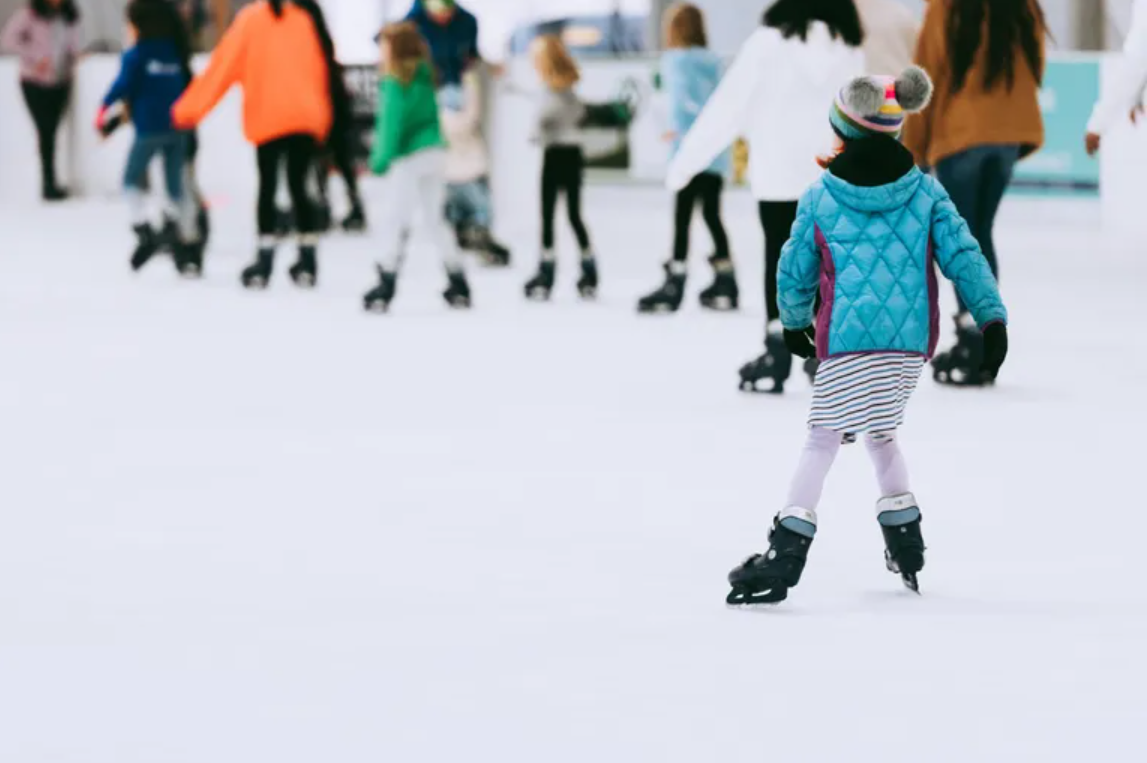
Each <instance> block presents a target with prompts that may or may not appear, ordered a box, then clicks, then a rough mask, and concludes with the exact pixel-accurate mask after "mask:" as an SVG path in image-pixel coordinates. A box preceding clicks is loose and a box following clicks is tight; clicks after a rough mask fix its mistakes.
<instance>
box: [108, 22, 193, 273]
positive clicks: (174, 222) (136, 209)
mask: <svg viewBox="0 0 1147 763" xmlns="http://www.w3.org/2000/svg"><path fill="white" fill-rule="evenodd" d="M126 16H127V26H128V37H129V40H130V41H131V45H132V47H130V48H128V49H127V50H126V51H124V54H123V58H122V62H121V65H120V71H119V75H118V76H117V78H116V80H115V82H113V83H112V85H111V87H110V88H109V90H108V92H107V94H106V95H105V96H104V99H103V104H102V106H101V107H100V110H99V113H98V114H97V116H96V128H97V129H98V130H99V131H100V132H101V133H102V134H104V135H108V134H110V133H111V132H112V131H113V130H114V129H115V126H116V124H115V121H113V120H111V119H109V116H110V111H109V110H110V109H111V108H112V107H114V106H119V107H120V108H121V109H125V110H126V111H127V112H128V113H129V114H130V116H131V122H132V125H133V126H134V127H135V141H134V143H132V147H131V151H130V153H129V154H128V158H127V166H126V168H125V169H124V191H125V193H126V195H127V198H128V201H129V203H130V205H131V216H132V227H133V230H134V231H135V234H136V239H137V241H136V248H135V251H134V252H133V253H132V256H131V267H132V269H133V270H139V269H140V268H142V267H143V266H144V265H146V264H147V262H148V261H149V260H150V259H151V258H152V256H153V255H154V254H155V253H156V252H157V251H158V250H159V248H160V245H161V244H163V243H166V244H167V245H168V246H170V247H171V249H172V254H173V255H174V257H175V266H176V269H177V270H178V271H179V272H180V273H181V274H182V275H185V276H189V277H195V276H198V275H199V274H200V271H201V268H202V262H203V259H202V250H201V249H200V235H199V230H198V226H197V213H198V204H197V201H198V199H197V198H196V197H195V195H194V194H193V192H192V190H191V189H189V188H186V187H185V185H186V180H187V176H188V172H187V165H188V139H189V136H188V133H187V132H185V131H183V130H179V129H176V128H175V126H174V125H173V124H172V119H171V109H172V107H173V106H174V105H175V103H176V101H178V100H179V98H180V96H182V95H183V93H184V91H185V90H186V89H187V85H188V83H189V81H190V80H189V78H188V73H189V72H188V66H187V50H186V47H185V46H186V39H187V36H186V30H184V29H183V22H182V19H181V18H180V17H179V15H178V14H177V12H176V11H175V9H174V7H173V6H172V5H171V4H170V3H169V2H168V0H132V2H131V3H130V4H129V5H128V6H127V10H126ZM156 157H159V158H160V159H161V160H162V164H163V176H164V185H165V188H166V190H167V202H168V206H167V208H165V209H164V214H163V218H164V221H165V222H164V225H163V232H162V233H160V232H157V231H156V230H155V229H154V228H153V227H152V225H151V221H150V218H149V214H148V208H147V196H146V194H147V187H148V183H147V174H148V169H149V168H150V166H151V162H152V159H154V158H156Z"/></svg>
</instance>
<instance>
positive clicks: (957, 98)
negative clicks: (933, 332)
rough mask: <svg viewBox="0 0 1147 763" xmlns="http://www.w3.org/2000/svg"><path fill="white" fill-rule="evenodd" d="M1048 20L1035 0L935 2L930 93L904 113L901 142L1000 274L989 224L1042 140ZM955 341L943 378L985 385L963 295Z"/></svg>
mask: <svg viewBox="0 0 1147 763" xmlns="http://www.w3.org/2000/svg"><path fill="white" fill-rule="evenodd" d="M1046 35H1047V26H1046V24H1045V23H1044V17H1043V11H1042V10H1041V9H1040V5H1039V3H1038V2H1037V0H990V2H989V0H932V2H930V3H929V4H928V8H927V11H926V12H925V15H924V27H923V30H922V31H921V33H920V41H919V44H918V46H917V49H916V62H917V63H918V64H919V65H920V66H922V67H923V68H924V69H925V71H927V72H928V73H929V74H930V75H932V78H933V80H934V81H935V83H936V96H935V98H934V99H933V101H932V105H931V106H929V107H928V108H927V109H926V110H925V111H924V112H923V113H922V114H917V115H913V116H912V117H911V118H909V120H908V124H907V127H906V129H905V132H904V144H905V145H906V146H907V147H908V149H909V150H911V151H912V154H913V155H914V156H915V157H916V162H917V164H918V165H919V166H921V167H925V168H932V169H934V170H935V172H936V177H937V178H939V180H940V182H941V183H943V184H944V187H945V188H946V189H947V191H948V193H949V194H950V195H951V197H952V201H953V202H955V204H956V208H957V209H958V210H959V211H960V214H961V216H963V218H964V219H965V220H967V221H968V226H969V227H970V228H971V231H972V235H973V236H975V237H976V240H977V241H979V242H980V247H981V248H982V249H983V251H984V256H985V257H987V259H988V264H989V265H991V267H992V273H993V274H995V275H996V277H997V278H998V277H999V265H998V260H997V256H996V246H995V242H994V241H993V238H992V230H993V228H994V227H995V223H996V213H997V212H998V211H999V208H1000V203H1001V202H1002V201H1003V198H1004V192H1005V191H1006V190H1007V187H1008V184H1009V183H1010V182H1011V179H1012V173H1013V171H1014V170H1015V166H1016V162H1018V161H1019V160H1021V159H1023V158H1024V157H1026V156H1029V155H1030V154H1032V153H1034V152H1035V151H1037V150H1038V149H1039V148H1040V147H1041V146H1042V145H1043V141H1044V130H1043V116H1042V115H1041V113H1040V106H1039V89H1040V84H1041V83H1042V81H1043V73H1044V37H1045V36H1046ZM957 300H958V304H959V309H958V312H957V315H956V344H955V346H954V347H952V348H951V349H950V350H948V351H946V352H942V353H940V354H939V355H937V356H936V358H935V359H934V360H933V361H932V369H933V376H934V377H935V379H936V380H937V381H939V382H941V383H943V384H955V385H961V386H974V387H978V386H983V385H986V384H991V383H992V381H994V379H992V378H989V377H986V376H985V375H984V374H982V373H981V365H982V363H981V360H982V357H983V351H984V343H983V337H982V336H981V335H980V332H979V330H978V329H977V328H976V323H975V321H974V320H973V318H972V316H971V315H970V314H969V312H968V306H967V305H965V304H964V302H963V301H962V300H960V299H959V290H957Z"/></svg>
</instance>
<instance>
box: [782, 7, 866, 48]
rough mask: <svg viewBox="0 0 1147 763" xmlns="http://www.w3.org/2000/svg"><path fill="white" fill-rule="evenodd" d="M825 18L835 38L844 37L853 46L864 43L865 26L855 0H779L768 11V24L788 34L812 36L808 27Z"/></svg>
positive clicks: (786, 35) (805, 37) (840, 38)
mask: <svg viewBox="0 0 1147 763" xmlns="http://www.w3.org/2000/svg"><path fill="white" fill-rule="evenodd" d="M814 21H823V22H824V23H825V24H827V25H828V31H829V33H830V34H831V35H832V36H833V39H839V40H844V41H845V42H846V43H848V44H849V45H851V46H852V47H854V48H856V47H860V45H862V44H863V43H864V27H863V26H862V25H861V23H860V13H859V12H858V11H857V10H856V3H854V2H853V1H852V0H777V2H776V3H774V4H773V6H772V7H771V8H769V9H768V10H767V11H765V18H764V25H765V26H767V27H772V28H774V29H779V30H780V32H781V34H782V35H784V36H785V38H789V37H799V38H801V40H802V41H803V40H808V28H809V26H810V25H811V24H812V23H813V22H814Z"/></svg>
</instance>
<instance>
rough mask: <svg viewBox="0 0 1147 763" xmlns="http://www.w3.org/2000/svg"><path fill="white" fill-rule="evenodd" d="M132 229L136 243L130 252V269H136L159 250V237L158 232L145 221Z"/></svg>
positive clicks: (141, 266)
mask: <svg viewBox="0 0 1147 763" xmlns="http://www.w3.org/2000/svg"><path fill="white" fill-rule="evenodd" d="M133 230H134V231H135V237H136V243H135V251H133V252H132V253H131V269H132V270H136V271H138V270H140V269H142V268H143V266H144V265H146V264H147V263H148V262H149V261H150V260H151V258H152V257H154V256H155V253H156V252H158V251H159V246H160V239H159V234H157V233H156V232H155V230H154V229H152V227H151V226H150V225H148V224H147V223H141V224H139V225H137V226H135V228H134V229H133Z"/></svg>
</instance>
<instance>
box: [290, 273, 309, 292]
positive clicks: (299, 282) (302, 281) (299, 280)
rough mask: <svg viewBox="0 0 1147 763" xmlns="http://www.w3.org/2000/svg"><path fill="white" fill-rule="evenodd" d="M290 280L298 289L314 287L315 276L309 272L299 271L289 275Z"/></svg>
mask: <svg viewBox="0 0 1147 763" xmlns="http://www.w3.org/2000/svg"><path fill="white" fill-rule="evenodd" d="M291 280H292V281H294V282H295V286H298V287H299V288H300V289H313V288H315V277H314V276H313V275H311V274H310V273H300V274H298V275H294V276H291Z"/></svg>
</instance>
